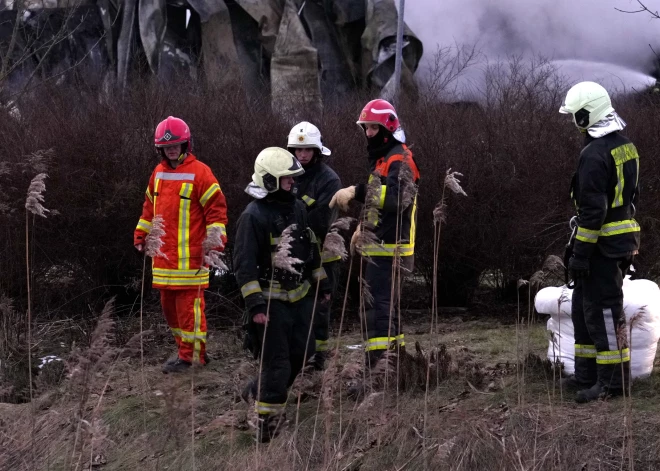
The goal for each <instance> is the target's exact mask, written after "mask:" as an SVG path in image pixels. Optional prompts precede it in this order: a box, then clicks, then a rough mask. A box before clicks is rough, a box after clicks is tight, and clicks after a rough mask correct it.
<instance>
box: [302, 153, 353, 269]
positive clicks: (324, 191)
mask: <svg viewBox="0 0 660 471" xmlns="http://www.w3.org/2000/svg"><path fill="white" fill-rule="evenodd" d="M340 189H341V180H340V179H339V176H338V175H337V174H336V173H335V171H334V170H332V169H331V168H330V167H329V166H327V165H326V164H324V163H323V162H318V163H315V164H313V165H310V166H308V167H306V168H305V173H303V174H302V175H300V176H298V177H296V184H295V187H294V189H293V194H294V195H296V196H297V197H298V198H300V199H302V200H303V202H304V203H305V205H306V206H307V220H308V223H309V227H310V229H312V231H314V234H315V235H316V237H317V238H318V239H319V241H320V243H321V244H323V241H324V240H325V235H326V234H327V233H328V229H329V228H330V224H331V223H332V220H333V219H334V216H336V215H335V214H333V210H332V209H330V207H329V206H328V205H329V204H330V200H331V199H332V196H333V195H334V194H335V193H336V192H337V191H339V190H340ZM329 261H333V260H330V259H327V258H324V259H323V262H324V263H325V262H329Z"/></svg>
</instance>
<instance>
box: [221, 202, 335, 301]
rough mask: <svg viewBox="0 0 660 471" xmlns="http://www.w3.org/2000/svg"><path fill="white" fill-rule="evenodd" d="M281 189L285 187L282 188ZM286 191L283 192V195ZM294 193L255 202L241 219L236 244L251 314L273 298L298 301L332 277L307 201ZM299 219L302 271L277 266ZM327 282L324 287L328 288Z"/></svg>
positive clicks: (296, 253) (296, 251) (297, 254)
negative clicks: (285, 238)
mask: <svg viewBox="0 0 660 471" xmlns="http://www.w3.org/2000/svg"><path fill="white" fill-rule="evenodd" d="M277 193H281V192H277ZM280 196H282V195H281V194H280ZM289 196H290V197H291V198H281V197H280V198H277V197H274V196H273V195H268V196H266V197H265V198H264V199H257V200H254V201H252V202H251V203H250V204H248V206H247V207H246V208H245V211H243V214H241V217H240V218H239V219H238V223H237V228H236V242H235V244H234V257H233V260H234V274H235V276H236V281H237V282H238V286H240V287H241V294H242V295H243V298H244V299H245V306H246V308H247V310H248V312H249V313H251V314H256V313H258V312H260V311H262V310H263V312H265V311H266V305H267V303H268V299H275V300H279V301H283V302H289V303H294V302H296V301H299V300H301V299H302V298H304V297H305V296H306V295H307V294H311V293H310V288H311V286H312V284H314V283H316V282H322V280H325V279H326V274H325V270H324V269H323V267H322V266H321V253H320V249H319V244H318V240H317V238H316V236H315V235H314V232H313V231H312V230H311V229H309V227H308V224H307V214H306V209H305V204H304V203H303V202H302V201H300V200H298V199H296V198H295V197H293V195H289ZM292 224H295V225H296V229H295V230H294V231H293V233H292V236H293V241H292V242H291V249H290V255H291V257H294V258H297V259H299V260H301V261H302V262H303V263H302V264H296V265H294V267H295V268H296V271H298V272H299V273H300V275H296V274H294V273H292V272H290V271H287V270H283V269H281V268H276V267H273V263H272V259H273V257H274V256H275V254H276V253H277V248H278V244H279V243H280V240H281V239H280V237H281V235H282V232H283V231H284V230H285V229H286V228H287V227H289V226H290V225H292ZM327 291H328V286H327V285H326V284H325V283H323V282H322V285H321V287H320V292H327Z"/></svg>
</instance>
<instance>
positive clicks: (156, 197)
mask: <svg viewBox="0 0 660 471" xmlns="http://www.w3.org/2000/svg"><path fill="white" fill-rule="evenodd" d="M158 185H160V179H159V178H158V177H156V180H155V181H154V195H153V196H154V214H157V213H156V200H157V199H158Z"/></svg>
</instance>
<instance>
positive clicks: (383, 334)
mask: <svg viewBox="0 0 660 471" xmlns="http://www.w3.org/2000/svg"><path fill="white" fill-rule="evenodd" d="M357 124H358V125H359V126H360V127H361V128H362V130H363V132H364V133H365V135H366V137H367V151H368V154H369V168H370V170H371V172H372V176H371V177H370V184H369V185H373V184H374V183H376V186H377V187H378V190H377V193H378V194H377V195H374V196H372V197H371V198H373V199H374V200H375V201H374V202H373V203H372V204H374V205H375V208H373V211H375V214H376V215H377V216H376V217H375V218H374V219H375V220H374V221H371V223H372V224H371V225H372V229H373V232H374V235H375V237H376V239H377V240H378V243H373V242H372V243H366V244H361V245H358V247H357V249H358V251H359V252H360V254H361V255H362V256H363V257H368V258H369V259H370V260H369V262H368V263H365V264H364V269H365V273H364V278H365V281H366V283H367V284H368V286H369V289H370V293H371V295H372V297H373V302H371V303H369V304H367V306H366V307H367V311H366V322H367V332H366V337H367V338H366V339H365V341H366V343H365V349H366V352H367V355H366V361H367V365H368V366H369V367H373V366H374V365H375V363H376V361H377V360H378V358H380V356H381V355H382V354H383V352H384V351H386V350H388V349H390V348H400V347H404V346H405V340H404V335H403V332H401V331H400V330H399V316H398V309H397V297H398V286H397V279H396V278H395V279H393V278H392V272H393V263H394V258H395V257H400V263H401V267H402V268H404V269H405V270H407V271H411V270H412V268H413V256H414V253H415V224H416V220H417V195H416V191H415V194H414V195H412V198H410V200H409V201H405V199H406V198H403V195H402V193H403V192H402V189H403V184H404V183H405V182H404V183H402V182H403V180H401V179H400V178H399V177H400V173H402V169H403V167H404V166H407V169H406V173H407V174H408V175H409V176H410V180H411V181H410V182H408V185H409V186H410V185H413V186H414V185H416V184H417V182H418V181H419V171H418V169H417V165H416V164H415V161H414V159H413V155H412V152H411V151H410V149H408V147H407V146H406V145H405V134H404V132H403V129H402V128H401V125H400V124H399V118H398V117H397V114H396V110H395V109H394V107H393V106H392V105H391V104H390V103H388V102H387V101H385V100H372V101H370V102H369V103H367V105H366V106H365V107H364V109H363V110H362V112H361V113H360V119H359V120H358V122H357ZM374 173H377V174H378V175H379V177H378V178H380V181H379V182H374V181H373V180H372V179H373V178H375V177H374ZM366 198H367V184H359V185H356V186H350V187H347V188H343V189H341V190H339V191H338V192H337V193H336V194H335V196H333V198H332V201H331V202H330V207H334V206H335V205H338V206H339V207H340V208H341V209H342V210H346V209H347V208H348V203H349V201H351V200H352V199H355V200H357V201H359V202H362V203H364V202H365V200H366ZM397 229H398V232H397ZM354 238H355V237H354ZM395 275H396V276H398V270H395ZM393 285H394V286H393Z"/></svg>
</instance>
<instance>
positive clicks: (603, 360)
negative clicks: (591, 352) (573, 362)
mask: <svg viewBox="0 0 660 471" xmlns="http://www.w3.org/2000/svg"><path fill="white" fill-rule="evenodd" d="M624 361H630V349H628V348H624V349H623V350H611V351H609V352H598V355H597V356H596V363H598V364H601V365H613V364H617V363H623V362H624Z"/></svg>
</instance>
